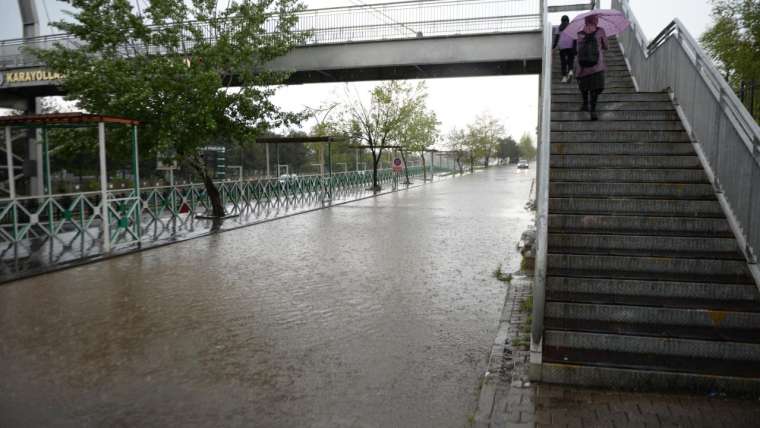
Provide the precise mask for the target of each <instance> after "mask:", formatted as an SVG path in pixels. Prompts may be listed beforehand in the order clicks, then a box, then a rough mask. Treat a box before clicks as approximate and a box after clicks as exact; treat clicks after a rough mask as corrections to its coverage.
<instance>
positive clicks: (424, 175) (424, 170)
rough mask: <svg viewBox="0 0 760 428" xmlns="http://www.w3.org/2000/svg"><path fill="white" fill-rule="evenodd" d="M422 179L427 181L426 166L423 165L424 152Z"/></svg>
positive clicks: (423, 154)
mask: <svg viewBox="0 0 760 428" xmlns="http://www.w3.org/2000/svg"><path fill="white" fill-rule="evenodd" d="M422 181H427V166H426V165H425V153H424V152H423V153H422Z"/></svg>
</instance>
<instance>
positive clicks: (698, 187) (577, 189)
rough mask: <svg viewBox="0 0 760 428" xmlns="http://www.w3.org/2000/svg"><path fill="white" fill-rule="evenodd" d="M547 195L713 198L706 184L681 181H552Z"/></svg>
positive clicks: (556, 196)
mask: <svg viewBox="0 0 760 428" xmlns="http://www.w3.org/2000/svg"><path fill="white" fill-rule="evenodd" d="M549 194H550V195H551V196H552V197H554V198H568V197H574V198H578V197H580V198H586V197H591V198H594V197H596V198H602V197H608V198H609V197H613V198H615V197H626V198H645V199H657V198H661V199H692V200H694V199H698V200H714V199H715V192H714V191H713V188H712V185H710V184H681V183H581V182H573V181H570V182H563V181H554V182H550V183H549Z"/></svg>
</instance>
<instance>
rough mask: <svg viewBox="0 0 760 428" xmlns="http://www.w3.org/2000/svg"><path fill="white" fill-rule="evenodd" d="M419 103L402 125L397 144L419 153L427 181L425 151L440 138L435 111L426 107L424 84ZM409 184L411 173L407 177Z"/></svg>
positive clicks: (420, 86) (422, 83)
mask: <svg viewBox="0 0 760 428" xmlns="http://www.w3.org/2000/svg"><path fill="white" fill-rule="evenodd" d="M418 90H419V92H420V93H419V97H420V99H419V103H418V104H417V106H416V108H415V109H414V110H413V111H412V112H411V114H410V115H409V117H408V120H407V121H406V122H405V123H403V124H401V126H400V129H399V132H398V134H397V140H398V141H397V143H398V144H399V145H400V146H402V147H403V148H404V150H407V151H410V152H416V153H419V155H420V158H421V159H422V171H423V180H427V168H426V166H425V151H426V150H428V149H429V148H430V147H431V146H432V145H433V144H435V140H436V139H437V138H438V125H440V122H439V121H438V118H437V116H436V115H435V112H434V111H431V110H428V109H427V106H426V103H425V102H426V101H427V88H426V86H425V83H424V82H421V83H420V84H419V85H418ZM402 154H403V151H402ZM406 181H407V183H408V182H409V173H408V172H407V176H406Z"/></svg>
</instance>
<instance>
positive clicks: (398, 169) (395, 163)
mask: <svg viewBox="0 0 760 428" xmlns="http://www.w3.org/2000/svg"><path fill="white" fill-rule="evenodd" d="M401 169H402V168H401V159H399V158H396V159H393V172H401Z"/></svg>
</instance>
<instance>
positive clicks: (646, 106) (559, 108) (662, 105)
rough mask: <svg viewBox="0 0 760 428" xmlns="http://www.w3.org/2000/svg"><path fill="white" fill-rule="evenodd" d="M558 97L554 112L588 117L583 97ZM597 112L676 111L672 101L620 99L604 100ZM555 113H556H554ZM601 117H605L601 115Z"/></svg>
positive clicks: (598, 106) (554, 99) (553, 101)
mask: <svg viewBox="0 0 760 428" xmlns="http://www.w3.org/2000/svg"><path fill="white" fill-rule="evenodd" d="M556 98H558V97H552V112H567V113H577V114H585V115H586V118H588V113H586V112H581V111H580V108H581V97H580V95H577V96H569V95H562V100H557V99H556ZM596 110H597V112H600V113H601V112H616V113H618V112H629V111H672V112H675V109H674V108H673V104H672V103H671V102H670V101H646V102H635V101H619V102H604V103H600V104H597V106H596ZM552 114H554V113H552ZM600 117H603V116H601V115H600Z"/></svg>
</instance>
